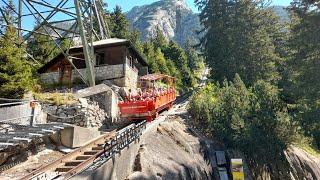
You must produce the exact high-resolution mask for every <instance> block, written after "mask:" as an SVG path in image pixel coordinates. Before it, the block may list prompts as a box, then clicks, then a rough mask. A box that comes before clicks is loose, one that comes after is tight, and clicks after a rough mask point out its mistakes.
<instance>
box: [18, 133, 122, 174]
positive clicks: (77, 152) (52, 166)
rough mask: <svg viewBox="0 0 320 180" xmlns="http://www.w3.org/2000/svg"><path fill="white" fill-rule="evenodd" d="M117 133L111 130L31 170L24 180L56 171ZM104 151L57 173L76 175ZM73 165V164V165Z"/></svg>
mask: <svg viewBox="0 0 320 180" xmlns="http://www.w3.org/2000/svg"><path fill="white" fill-rule="evenodd" d="M115 135H116V131H112V132H109V133H107V134H105V135H103V136H101V137H99V138H97V139H95V140H93V141H91V142H89V143H87V144H86V145H84V146H82V147H80V148H78V149H76V150H75V151H72V152H71V153H69V154H67V155H65V156H63V157H61V158H60V159H58V160H56V161H54V162H53V163H51V164H48V165H46V166H43V167H41V168H39V169H37V170H35V171H33V172H31V173H30V174H28V175H27V176H25V177H23V178H22V180H29V179H38V178H39V176H43V177H45V176H46V174H45V173H46V172H54V171H56V169H57V168H58V167H59V166H63V165H64V164H65V163H67V162H68V161H72V160H73V159H75V158H76V157H77V156H80V155H81V154H83V153H84V152H86V151H90V149H91V148H93V147H95V146H98V145H99V144H104V142H105V141H108V140H109V139H112V138H114V136H115ZM102 153H103V150H100V151H99V152H97V153H96V154H94V155H92V157H90V158H89V159H86V160H84V161H83V162H81V163H80V164H78V165H77V166H75V167H73V168H72V169H71V170H70V171H68V172H66V173H63V174H60V175H59V173H57V175H58V176H64V177H66V178H68V177H71V176H73V175H75V174H76V173H78V172H80V171H81V170H82V169H84V168H85V167H86V166H88V165H90V164H91V163H92V162H93V160H94V159H95V158H96V157H98V156H99V155H101V154H102ZM71 167H72V166H71Z"/></svg>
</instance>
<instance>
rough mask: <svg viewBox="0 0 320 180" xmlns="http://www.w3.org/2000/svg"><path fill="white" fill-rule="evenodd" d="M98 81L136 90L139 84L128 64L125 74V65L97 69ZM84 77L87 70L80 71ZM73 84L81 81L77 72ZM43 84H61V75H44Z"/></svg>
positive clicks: (135, 72)
mask: <svg viewBox="0 0 320 180" xmlns="http://www.w3.org/2000/svg"><path fill="white" fill-rule="evenodd" d="M94 69H95V75H96V77H95V79H96V81H98V82H99V81H104V80H110V81H111V82H112V83H113V84H115V85H116V86H119V87H129V88H136V87H137V82H138V72H137V70H135V69H133V68H131V67H130V66H129V65H128V64H126V65H125V73H123V72H124V71H123V70H124V68H123V64H118V65H107V66H99V67H95V68H94ZM78 71H79V72H80V73H81V74H82V75H84V76H85V75H86V69H78ZM71 78H72V82H76V81H81V78H80V75H79V73H78V72H77V71H76V70H72V75H71ZM40 79H41V81H42V82H43V83H46V84H57V83H59V79H60V73H59V72H50V73H43V74H41V76H40Z"/></svg>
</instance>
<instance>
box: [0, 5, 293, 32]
mask: <svg viewBox="0 0 320 180" xmlns="http://www.w3.org/2000/svg"><path fill="white" fill-rule="evenodd" d="M45 1H46V2H51V1H52V0H45ZM103 1H104V2H106V3H108V5H109V8H108V9H109V10H112V9H113V8H114V7H115V6H116V5H119V6H121V7H122V9H123V11H124V12H127V11H129V10H130V9H131V8H133V7H134V6H141V5H145V4H151V3H153V2H156V1H159V0H103ZM160 1H161V0H160ZM185 1H186V3H187V4H188V6H189V7H190V8H191V9H192V10H193V11H194V12H198V10H197V7H196V6H195V5H194V0H185ZM291 1H292V0H273V3H272V5H282V6H288V5H290V2H291ZM5 2H6V0H5ZM58 2H60V1H57V0H54V1H53V2H52V5H56V4H57V3H58ZM14 3H15V5H16V6H17V5H18V1H17V0H14ZM3 5H4V4H3V1H0V6H3ZM70 6H73V0H68V3H67V4H66V5H65V6H64V7H70ZM23 9H24V11H25V10H26V7H25V6H24V7H23ZM36 9H38V10H40V11H43V10H46V9H44V8H43V7H42V6H38V7H36ZM63 16H65V15H64V14H59V13H58V14H56V15H55V16H54V18H53V19H54V20H58V19H60V18H61V17H63ZM64 18H65V17H64ZM34 24H35V20H34V18H33V17H30V16H29V17H24V18H23V28H25V29H29V30H31V29H33V27H34Z"/></svg>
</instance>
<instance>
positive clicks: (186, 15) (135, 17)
mask: <svg viewBox="0 0 320 180" xmlns="http://www.w3.org/2000/svg"><path fill="white" fill-rule="evenodd" d="M271 8H272V9H273V10H274V12H275V13H276V14H277V15H278V16H279V17H280V20H281V21H282V22H288V21H289V16H288V12H287V11H286V10H285V9H284V7H283V6H272V7H271ZM126 16H127V18H128V20H129V21H130V23H131V28H132V29H137V30H139V31H140V32H141V39H142V41H145V40H147V39H149V38H151V37H153V36H154V35H155V33H156V30H157V29H160V30H161V31H162V32H163V33H164V35H165V37H166V38H167V39H172V40H175V41H176V42H178V43H179V44H180V45H182V46H183V45H184V43H185V42H186V41H187V40H188V39H189V40H191V41H192V42H197V41H198V39H199V37H200V36H199V35H198V33H197V31H199V30H201V29H202V27H201V25H200V21H199V17H198V14H197V13H194V12H193V11H192V10H191V9H190V7H188V5H187V4H186V2H185V1H184V0H163V1H158V2H155V3H152V4H149V5H143V6H135V7H134V8H132V9H131V10H130V11H129V12H128V13H127V14H126Z"/></svg>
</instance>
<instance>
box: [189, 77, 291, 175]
mask: <svg viewBox="0 0 320 180" xmlns="http://www.w3.org/2000/svg"><path fill="white" fill-rule="evenodd" d="M189 112H191V115H192V117H193V118H195V119H196V122H197V124H203V125H204V126H203V128H205V130H206V131H208V132H211V134H212V136H213V137H215V138H218V139H219V140H220V141H222V142H223V143H224V144H225V145H226V146H227V148H232V149H237V150H240V151H241V152H243V153H244V155H245V159H246V161H247V162H248V164H249V167H250V170H251V172H252V174H253V176H254V178H255V179H258V178H261V175H262V174H263V172H266V171H267V169H266V167H269V171H270V174H271V177H272V179H277V178H279V179H287V178H289V175H290V173H289V172H288V171H289V169H290V166H289V164H288V162H287V161H286V158H285V154H284V153H283V152H284V150H285V149H286V148H287V146H288V145H289V144H291V143H292V142H293V141H294V140H295V138H296V137H295V136H296V135H297V130H296V126H295V124H294V122H293V121H292V118H291V116H290V115H289V114H288V112H287V110H286V105H285V103H283V101H282V100H281V99H280V98H279V89H278V88H277V87H276V86H274V85H272V84H271V83H269V82H266V81H262V80H259V81H258V82H256V83H254V85H253V87H252V88H247V87H246V85H245V84H244V82H243V81H242V80H241V78H240V76H239V75H237V74H236V76H235V78H234V79H233V81H232V82H228V81H226V80H225V81H224V82H223V84H222V85H221V86H220V85H219V84H218V85H216V86H213V87H212V85H209V86H208V87H206V88H205V89H204V90H201V91H200V93H199V92H198V93H196V95H194V96H193V98H192V100H191V103H190V107H189Z"/></svg>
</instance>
